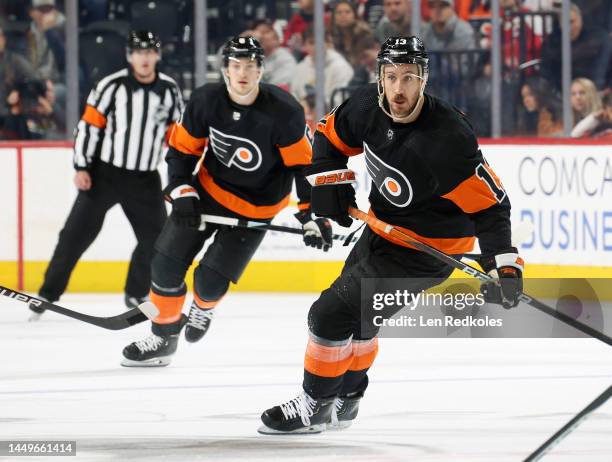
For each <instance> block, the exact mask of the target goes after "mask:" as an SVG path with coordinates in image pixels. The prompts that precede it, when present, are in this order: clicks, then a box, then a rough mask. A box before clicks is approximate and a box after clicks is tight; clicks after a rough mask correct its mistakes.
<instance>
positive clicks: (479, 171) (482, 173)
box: [476, 163, 506, 202]
mask: <svg viewBox="0 0 612 462" xmlns="http://www.w3.org/2000/svg"><path fill="white" fill-rule="evenodd" d="M487 167H488V165H485V164H482V163H480V164H478V167H476V176H477V177H478V178H479V179H480V180H482V181H484V182H485V183H486V185H487V186H488V187H489V189H490V190H491V192H492V193H493V194H494V195H495V199H497V202H501V201H503V200H504V198H505V197H506V191H504V188H502V186H501V185H500V184H497V182H496V181H495V178H493V175H492V174H491V172H490V170H489V168H487Z"/></svg>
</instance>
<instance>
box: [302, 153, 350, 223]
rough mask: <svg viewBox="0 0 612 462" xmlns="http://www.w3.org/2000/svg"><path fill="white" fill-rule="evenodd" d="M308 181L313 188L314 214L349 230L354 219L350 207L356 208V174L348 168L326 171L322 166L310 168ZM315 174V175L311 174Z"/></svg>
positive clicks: (311, 203)
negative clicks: (354, 185)
mask: <svg viewBox="0 0 612 462" xmlns="http://www.w3.org/2000/svg"><path fill="white" fill-rule="evenodd" d="M307 170H308V176H307V177H306V179H307V180H308V182H309V183H310V184H311V186H312V191H311V193H310V196H311V197H310V206H311V209H312V213H314V214H315V215H318V216H320V217H326V218H331V219H332V220H334V221H335V222H336V223H338V224H339V225H340V226H344V227H345V228H349V227H350V226H351V223H353V219H352V218H351V217H350V216H349V214H348V209H349V207H351V206H353V207H356V206H357V205H356V202H355V188H353V183H355V173H354V172H353V171H352V170H349V169H347V168H342V169H335V170H332V169H330V170H327V169H326V170H324V171H322V169H321V166H320V165H317V166H315V165H313V166H312V167H310V168H308V169H307ZM311 172H314V173H311Z"/></svg>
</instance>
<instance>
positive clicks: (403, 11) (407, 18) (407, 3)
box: [375, 0, 412, 43]
mask: <svg viewBox="0 0 612 462" xmlns="http://www.w3.org/2000/svg"><path fill="white" fill-rule="evenodd" d="M383 10H384V12H385V15H384V16H383V18H382V19H381V20H380V22H379V23H378V26H376V31H375V34H376V40H378V41H379V42H380V43H383V42H384V41H385V40H387V39H388V38H389V37H393V36H396V35H402V36H408V35H412V34H411V30H412V24H411V21H412V0H384V3H383Z"/></svg>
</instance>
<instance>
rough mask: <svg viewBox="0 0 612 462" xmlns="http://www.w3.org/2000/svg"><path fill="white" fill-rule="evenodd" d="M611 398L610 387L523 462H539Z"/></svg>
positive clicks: (611, 388)
mask: <svg viewBox="0 0 612 462" xmlns="http://www.w3.org/2000/svg"><path fill="white" fill-rule="evenodd" d="M610 396H612V385H610V386H609V387H608V388H607V389H606V390H604V392H603V393H602V394H601V395H599V396H598V397H597V398H595V399H594V400H593V401H592V402H591V403H590V404H589V405H588V406H587V407H585V408H584V409H583V410H582V411H580V412H579V413H578V414H576V416H575V417H574V418H573V419H572V420H570V421H569V422H568V423H566V424H565V425H564V426H563V427H561V428H560V429H559V431H558V432H557V433H555V434H554V435H553V436H551V437H550V438H548V439H547V440H546V441H545V442H544V443H543V444H542V445H541V446H540V447H539V448H538V449H536V450H535V451H533V452H532V453H531V454H530V455H529V456H528V457H527V458H526V459H525V460H524V461H523V462H535V461H536V460H540V459H541V458H542V457H543V456H544V455H545V454H546V453H547V452H548V451H550V450H551V449H552V448H553V447H555V446H556V445H557V444H559V442H560V441H561V440H562V439H563V438H565V437H566V436H567V435H569V434H570V433H571V432H572V431H574V430H575V429H576V428H577V427H578V425H580V424H581V423H582V422H583V421H584V420H585V419H586V418H588V417H589V416H590V415H591V414H592V413H593V412H595V410H596V409H597V408H598V407H600V406H601V405H602V404H604V403H605V402H606V401H607V400H608V399H609V398H610Z"/></svg>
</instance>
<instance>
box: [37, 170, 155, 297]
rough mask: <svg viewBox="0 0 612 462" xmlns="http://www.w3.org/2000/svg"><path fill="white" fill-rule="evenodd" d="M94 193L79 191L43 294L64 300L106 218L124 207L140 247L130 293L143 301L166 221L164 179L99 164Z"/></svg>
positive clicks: (128, 287) (128, 288) (127, 286)
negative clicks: (156, 246)
mask: <svg viewBox="0 0 612 462" xmlns="http://www.w3.org/2000/svg"><path fill="white" fill-rule="evenodd" d="M91 178H92V187H91V189H90V190H89V191H79V194H78V195H77V198H76V200H75V202H74V205H73V206H72V210H71V211H70V215H68V219H67V220H66V223H65V224H64V228H63V229H62V230H61V232H60V234H59V241H58V243H57V246H56V247H55V251H54V252H53V257H52V258H51V262H50V263H49V266H48V268H47V271H46V273H45V279H44V282H43V285H42V287H41V288H40V291H39V294H40V296H41V297H44V298H46V299H47V300H49V301H56V300H59V298H60V296H61V295H62V294H63V293H64V291H65V290H66V286H67V285H68V280H69V279H70V275H71V273H72V270H73V269H74V267H75V265H76V264H77V261H78V260H79V258H81V255H83V252H85V250H87V248H88V247H89V246H90V245H91V243H92V242H93V241H94V239H95V238H96V236H98V234H99V232H100V230H101V229H102V224H103V223H104V217H105V216H106V212H108V210H109V209H110V208H111V207H113V206H114V205H115V204H119V205H121V208H122V209H123V212H124V213H125V216H126V217H127V219H128V221H129V222H130V225H131V226H132V229H133V230H134V234H135V235H136V239H137V241H138V245H137V246H136V248H135V249H134V252H133V253H132V259H131V261H130V267H129V270H128V275H127V281H126V284H125V293H126V294H127V295H130V296H133V297H144V296H146V295H147V294H148V293H149V287H150V284H151V259H152V258H153V245H154V243H155V240H156V239H157V235H158V234H159V232H160V231H161V229H162V228H163V226H164V222H165V220H166V208H165V205H164V198H163V194H162V189H161V181H160V177H159V173H157V172H156V171H155V172H135V171H129V170H124V169H119V168H116V167H113V166H111V165H109V164H106V163H102V162H99V163H97V164H96V165H94V167H93V168H92V171H91Z"/></svg>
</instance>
